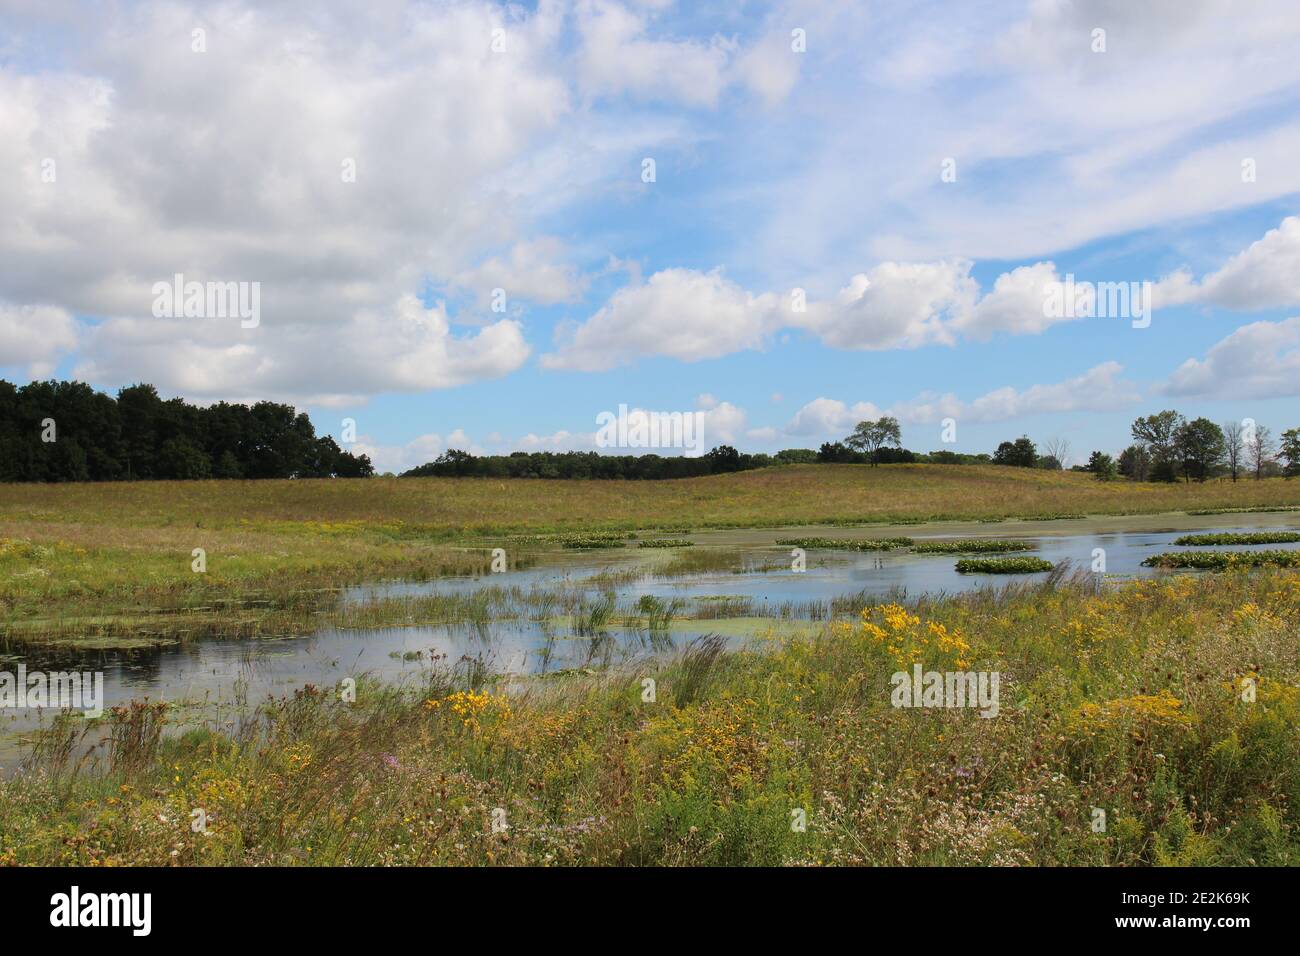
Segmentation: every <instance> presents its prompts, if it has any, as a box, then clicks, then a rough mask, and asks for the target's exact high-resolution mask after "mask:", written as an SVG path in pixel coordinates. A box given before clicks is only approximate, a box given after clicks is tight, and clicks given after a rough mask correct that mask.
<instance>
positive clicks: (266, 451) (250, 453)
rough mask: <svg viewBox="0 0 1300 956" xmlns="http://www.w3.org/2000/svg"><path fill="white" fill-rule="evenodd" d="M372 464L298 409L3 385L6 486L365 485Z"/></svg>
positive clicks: (1, 464)
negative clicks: (173, 482) (273, 481)
mask: <svg viewBox="0 0 1300 956" xmlns="http://www.w3.org/2000/svg"><path fill="white" fill-rule="evenodd" d="M372 474H374V468H373V467H372V466H371V464H370V459H369V458H368V457H367V456H365V455H354V454H352V453H351V452H347V451H344V450H343V449H341V448H339V446H338V444H337V443H336V442H335V441H334V439H333V438H331V437H330V436H328V435H320V436H318V435H317V434H316V430H315V428H314V427H313V426H312V423H311V419H310V418H308V416H307V415H306V413H304V412H298V411H296V410H295V409H294V408H293V406H291V405H281V404H278V403H276V402H258V403H256V404H255V405H251V406H249V405H238V404H230V403H228V402H218V403H217V404H215V405H209V406H207V407H199V406H196V405H191V404H189V403H188V402H186V401H185V400H184V399H181V398H172V399H168V400H166V401H164V400H163V399H161V398H160V397H159V396H158V391H157V389H155V388H154V387H153V386H152V385H145V384H140V385H132V386H130V387H128V388H123V389H121V390H119V391H118V393H117V395H116V397H114V396H112V395H107V394H104V393H103V392H97V391H95V390H94V389H93V388H91V387H90V386H89V385H86V384H84V383H82V382H57V381H48V382H32V383H30V384H28V385H24V386H22V387H21V388H19V387H16V386H15V385H13V384H11V383H10V382H6V381H3V380H0V481H130V480H132V479H195V478H329V477H340V478H364V477H368V476H370V475H372Z"/></svg>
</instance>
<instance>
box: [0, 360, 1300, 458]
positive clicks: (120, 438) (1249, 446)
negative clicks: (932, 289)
mask: <svg viewBox="0 0 1300 956" xmlns="http://www.w3.org/2000/svg"><path fill="white" fill-rule="evenodd" d="M1249 424H1250V427H1249V428H1248V429H1247V428H1246V427H1244V424H1243V423H1238V422H1225V423H1224V425H1223V426H1222V427H1220V426H1219V425H1216V424H1214V423H1213V422H1211V421H1209V420H1207V419H1204V418H1197V419H1192V420H1190V421H1189V420H1188V419H1185V418H1184V417H1183V416H1182V415H1180V414H1179V413H1178V412H1176V411H1174V410H1172V409H1167V410H1165V411H1162V412H1159V413H1157V414H1154V415H1148V416H1146V417H1144V418H1139V419H1137V420H1136V421H1135V422H1134V423H1133V427H1132V430H1131V431H1132V437H1133V439H1134V443H1133V444H1131V445H1129V446H1128V447H1127V448H1125V449H1124V451H1123V453H1121V454H1120V455H1119V456H1118V458H1112V457H1111V456H1110V455H1108V454H1105V453H1103V452H1100V451H1094V452H1092V454H1091V455H1090V456H1089V458H1088V461H1087V464H1078V465H1074V466H1073V467H1072V468H1071V470H1072V471H1085V472H1090V473H1091V474H1092V475H1093V476H1094V477H1095V478H1097V479H1099V480H1101V481H1111V480H1115V479H1117V478H1121V477H1122V478H1126V479H1128V480H1130V481H1178V480H1185V481H1205V480H1207V479H1208V478H1220V477H1227V478H1231V480H1233V481H1236V480H1238V478H1256V479H1259V478H1266V477H1272V476H1274V475H1286V476H1289V477H1290V476H1296V475H1300V428H1292V429H1288V430H1286V431H1283V432H1282V433H1281V435H1280V436H1279V439H1274V437H1273V433H1272V432H1271V431H1270V429H1268V428H1266V427H1264V426H1255V425H1254V423H1253V422H1250V423H1249ZM900 435H901V431H900V428H899V425H898V422H897V420H895V419H893V418H890V417H888V416H886V417H883V418H881V419H879V420H878V421H875V422H871V421H865V422H859V423H858V425H857V428H856V429H855V430H854V432H853V434H851V435H849V436H848V437H846V438H845V439H844V440H842V441H836V442H826V443H824V444H823V445H822V446H821V447H820V448H818V449H816V450H814V449H811V448H787V449H785V450H784V451H779V452H776V453H775V454H771V455H769V454H766V453H755V454H746V453H743V452H740V451H737V450H736V449H735V448H732V447H731V446H730V445H719V446H717V447H716V448H713V449H712V450H710V451H709V452H707V453H705V454H703V455H697V456H694V457H687V456H685V455H656V454H644V455H611V454H602V453H600V452H594V451H568V452H522V451H517V452H514V453H513V454H509V455H473V454H470V453H469V452H466V451H460V450H458V449H454V448H453V449H450V450H448V451H446V452H444V453H443V454H442V455H440V456H438V458H437V459H435V460H434V461H431V462H428V463H426V464H423V465H420V466H418V467H416V468H412V469H410V470H409V471H406V472H403V474H402V477H404V478H405V477H417V478H418V477H439V478H589V479H605V480H624V481H658V480H663V479H671V478H693V477H698V476H701V475H718V474H727V473H729V472H736V471H751V470H753V469H756V468H768V467H771V466H773V465H793V464H822V463H828V464H872V465H888V464H898V463H912V462H923V463H929V464H942V465H976V464H989V463H992V464H995V465H1009V466H1013V467H1021V468H1044V469H1049V470H1059V469H1061V467H1062V461H1064V460H1067V459H1068V443H1066V442H1064V441H1062V440H1060V439H1056V440H1054V441H1053V442H1051V443H1049V444H1048V447H1047V452H1046V453H1045V454H1042V453H1040V452H1039V449H1038V446H1037V445H1035V444H1034V442H1033V441H1031V440H1030V439H1029V438H1028V437H1027V436H1023V435H1022V436H1021V437H1020V438H1017V439H1015V440H1014V441H1004V442H1002V443H1001V444H1000V445H998V447H997V450H996V451H995V452H994V453H993V454H992V455H986V454H979V455H969V454H962V453H959V452H953V451H932V452H930V453H928V454H923V453H920V452H913V451H909V450H907V449H906V448H903V447H901V443H900V441H899V439H900ZM374 473H375V469H374V467H373V466H372V464H371V462H370V458H369V457H368V456H366V455H355V454H353V453H351V452H348V451H344V450H343V449H341V448H339V446H338V444H337V443H336V442H335V441H334V439H333V438H331V437H330V436H329V435H320V436H317V434H316V430H315V428H314V427H313V426H312V423H311V419H310V418H308V417H307V414H306V413H305V412H299V411H297V410H296V409H295V408H294V407H293V406H292V405H281V404H278V403H276V402H257V403H256V404H254V405H251V406H250V405H234V404H230V403H228V402H218V403H216V404H215V405H209V406H207V407H206V408H201V407H199V406H197V405H191V404H189V403H188V402H186V401H185V400H184V399H183V398H172V399H168V400H167V401H163V400H162V399H161V398H159V397H158V391H157V389H155V388H154V387H153V386H152V385H144V384H141V385H132V386H130V387H129V388H124V389H121V390H120V391H119V392H118V393H117V397H116V398H114V397H113V396H111V395H106V394H104V393H103V392H97V391H95V390H94V389H93V388H91V387H90V386H89V385H86V384H84V383H82V382H57V381H48V382H32V383H31V384H29V385H24V386H22V387H21V388H20V387H17V386H15V385H13V384H11V383H9V382H6V381H3V380H0V482H2V481H132V480H144V479H155V480H157V479H164V480H165V479H199V478H368V477H370V476H372V475H374Z"/></svg>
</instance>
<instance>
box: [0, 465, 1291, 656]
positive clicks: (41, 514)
mask: <svg viewBox="0 0 1300 956" xmlns="http://www.w3.org/2000/svg"><path fill="white" fill-rule="evenodd" d="M1297 506H1300V484H1298V483H1295V482H1292V481H1290V480H1287V479H1282V478H1274V479H1265V480H1263V481H1250V482H1240V483H1229V482H1207V483H1204V484H1201V483H1195V484H1185V485H1178V484H1153V483H1147V484H1139V483H1129V482H1123V483H1117V482H1113V483H1103V482H1097V481H1094V480H1092V479H1091V478H1090V477H1088V476H1087V475H1083V474H1078V473H1071V472H1059V471H1046V470H1041V469H1025V468H1014V467H1002V466H993V465H962V466H943V465H906V464H902V465H881V466H879V467H869V466H862V465H834V464H820V465H790V466H783V467H776V468H768V469H763V470H760V471H749V472H741V473H736V474H729V475H720V476H712V477H706V478H695V479H683V480H680V481H673V482H616V481H606V482H590V481H581V480H564V481H544V480H543V481H539V480H535V479H517V480H509V479H505V480H500V481H498V480H493V479H439V478H427V479H426V478H403V479H383V478H368V479H355V480H353V479H337V478H336V479H323V480H309V479H302V480H284V481H281V480H261V481H185V482H177V481H166V482H163V481H160V482H130V483H122V482H114V483H87V484H0V649H2V648H3V647H5V646H9V647H13V646H18V645H21V644H22V643H24V642H28V641H50V640H64V641H73V640H75V641H81V642H83V643H85V644H88V645H96V644H102V645H103V646H125V645H128V644H138V643H141V642H143V643H149V642H160V641H163V642H170V641H175V640H190V639H196V638H201V637H204V636H210V635H217V634H224V635H228V636H248V637H255V636H259V635H285V634H297V633H306V632H308V631H309V630H311V629H312V628H313V626H314V624H315V622H317V621H318V620H319V618H320V615H321V614H322V613H323V612H325V611H327V610H328V609H329V608H330V607H331V606H332V605H333V603H334V602H335V601H336V600H337V593H338V591H339V589H341V588H343V587H346V586H350V585H357V584H363V583H371V582H375V581H382V580H395V579H405V580H416V581H419V580H428V579H430V578H434V577H440V576H445V575H466V574H482V573H486V572H487V571H488V570H489V568H490V566H491V562H492V550H493V549H494V548H501V549H503V550H504V551H505V553H506V556H505V560H506V562H507V566H508V567H509V568H511V569H517V568H520V567H524V566H527V565H528V564H530V563H532V562H534V561H536V560H538V559H539V558H540V557H542V556H544V555H545V553H546V552H548V551H552V550H558V551H562V550H566V549H568V548H574V549H579V550H586V549H588V548H592V549H594V550H597V551H608V550H611V549H614V548H619V549H622V548H639V544H638V542H640V541H652V540H665V539H669V538H671V539H672V540H675V541H685V540H690V539H689V538H687V537H686V536H687V535H693V534H694V535H698V534H704V533H710V532H711V533H717V532H725V531H727V530H729V529H764V528H774V529H776V528H787V527H788V528H795V527H799V526H810V527H812V526H816V527H826V528H836V529H844V532H845V533H846V534H851V533H852V531H853V530H854V529H867V530H868V531H869V529H871V528H873V527H886V526H907V527H908V530H909V534H911V533H913V532H912V531H911V529H912V528H913V527H915V528H917V530H918V531H924V530H926V529H925V527H924V526H925V525H926V524H934V523H941V522H981V523H987V524H989V525H990V526H993V525H995V524H1002V523H1004V522H1007V521H1015V520H1024V521H1031V520H1035V519H1044V520H1051V519H1053V518H1055V519H1063V518H1064V517H1066V516H1069V517H1071V518H1075V516H1078V515H1083V514H1085V513H1086V514H1089V515H1093V516H1105V515H1133V514H1162V513H1171V514H1172V513H1179V512H1181V513H1192V512H1196V513H1200V514H1205V513H1212V514H1237V513H1242V514H1246V513H1260V512H1265V511H1269V510H1276V511H1290V510H1294V509H1296V508H1297ZM1076 520H1077V519H1076ZM1077 523H1078V524H1079V525H1080V526H1081V529H1082V528H1085V527H1086V525H1087V521H1078V522H1077ZM967 534H968V533H967ZM873 537H877V538H878V537H879V535H875V536H873ZM954 537H961V535H955V536H954ZM776 540H778V538H777V536H775V535H773V536H772V539H771V540H770V541H768V542H767V543H769V544H774V543H775V542H776ZM779 540H787V539H786V538H785V537H784V536H781V537H780V539H779ZM815 540H818V541H827V542H834V541H836V540H837V539H832V538H827V537H825V536H823V537H820V538H817V539H815ZM903 540H913V539H911V538H907V539H904V538H897V537H896V538H894V539H892V541H893V543H899V544H900V546H901V542H902V541H903ZM914 543H916V545H917V546H918V547H920V546H921V545H922V544H924V545H925V546H926V547H937V548H940V549H942V548H945V547H947V546H948V545H947V543H944V542H920V541H919V539H916V541H915V542H914ZM697 544H698V542H697ZM651 547H653V546H651ZM195 549H202V553H203V557H204V564H205V570H204V571H203V572H202V573H197V572H195V571H194V570H193V568H194V562H195V561H196V560H197V558H196V557H195ZM670 551H671V549H666V550H665V553H669V552H670ZM685 551H698V552H702V556H701V557H699V558H697V559H694V560H693V561H685ZM710 551H711V549H705V548H700V547H698V546H697V547H691V548H689V549H684V553H683V558H682V559H681V560H680V562H679V563H682V566H683V567H684V568H685V567H691V566H699V567H701V568H706V567H707V566H708V561H709V560H710ZM641 553H642V554H647V555H648V554H651V553H653V552H652V551H642V552H641Z"/></svg>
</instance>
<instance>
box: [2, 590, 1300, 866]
mask: <svg viewBox="0 0 1300 956" xmlns="http://www.w3.org/2000/svg"><path fill="white" fill-rule="evenodd" d="M1297 619H1300V574H1297V573H1296V572H1294V571H1291V570H1285V569H1269V568H1265V569H1261V570H1258V571H1253V572H1246V573H1229V574H1216V573H1212V574H1206V575H1188V574H1179V575H1168V576H1163V577H1160V578H1152V579H1146V580H1140V581H1134V582H1130V583H1126V584H1123V585H1119V586H1111V585H1098V584H1097V583H1096V582H1095V580H1094V579H1093V576H1091V575H1078V576H1077V577H1074V578H1070V577H1066V576H1063V575H1059V574H1057V575H1053V577H1052V578H1051V579H1049V581H1048V583H1046V584H1041V585H1027V584H1014V585H1011V586H1009V587H1006V588H1001V589H993V588H986V589H981V590H979V591H977V592H973V593H970V594H967V595H962V596H960V597H956V598H942V599H928V600H922V601H916V602H911V603H906V604H903V603H895V602H888V601H886V602H883V603H875V604H872V605H869V606H866V607H863V606H860V605H859V606H858V607H857V608H855V613H853V614H852V615H851V616H848V617H841V618H839V619H837V620H835V621H833V622H830V623H828V624H827V625H825V626H824V627H822V628H821V629H820V630H819V631H818V632H816V633H815V634H812V635H805V636H794V635H783V634H782V633H781V632H780V630H779V626H778V628H777V629H776V630H774V631H772V633H770V634H768V635H766V636H765V637H764V639H763V640H762V641H761V645H762V646H761V648H759V647H756V648H755V649H752V650H749V649H738V650H725V649H724V648H723V646H722V642H721V641H720V640H718V639H717V638H716V637H714V638H711V639H707V640H701V641H699V642H697V643H696V644H695V645H693V646H692V647H691V648H690V649H689V650H688V651H687V652H686V653H684V654H682V655H679V656H677V657H674V658H669V659H666V660H646V661H642V662H640V663H637V664H634V665H630V666H628V667H626V668H622V669H615V670H610V671H606V672H600V673H593V674H585V673H582V672H572V673H569V674H565V675H562V676H554V677H551V678H548V679H546V680H534V681H526V682H520V683H517V684H515V685H513V686H512V687H511V688H509V692H508V693H507V692H506V691H507V688H504V687H501V688H498V689H496V690H493V689H492V685H491V684H490V683H487V682H486V680H485V674H484V673H483V671H482V670H481V669H478V670H475V669H474V668H473V667H471V666H460V665H459V663H458V664H456V665H452V664H450V663H449V662H441V663H438V664H436V665H433V666H430V667H429V668H427V669H426V671H425V672H424V673H422V674H421V676H420V677H419V678H418V679H414V680H412V681H410V682H408V683H406V684H399V685H387V686H385V685H379V684H375V683H372V682H369V681H364V680H363V681H362V682H360V684H359V686H358V688H357V697H356V701H355V703H347V702H345V701H344V700H341V699H340V696H339V695H338V694H337V693H335V692H334V690H333V689H332V688H313V687H307V688H304V689H302V690H301V691H299V692H297V693H295V694H294V695H292V696H289V697H286V698H281V699H277V700H274V701H268V702H267V703H266V704H265V705H264V706H262V707H261V709H260V710H259V711H258V713H257V716H256V719H255V720H250V721H249V722H248V723H247V724H246V725H245V726H244V727H242V728H241V729H240V730H239V731H238V732H236V733H218V732H216V731H215V730H212V729H210V728H203V727H200V728H191V729H189V730H187V731H186V732H184V733H182V734H179V735H174V734H164V735H162V736H160V737H159V736H155V734H154V727H155V719H154V716H153V715H151V716H149V717H148V718H145V717H143V716H137V717H131V716H130V715H121V716H119V717H118V718H117V719H118V720H119V721H121V727H120V729H119V731H118V734H119V739H120V740H121V744H120V745H119V747H118V749H117V750H116V751H115V752H114V753H115V754H116V755H117V756H112V755H108V754H103V753H102V752H100V755H99V756H96V757H93V758H91V759H88V760H83V761H81V762H80V764H79V765H78V768H77V770H76V772H73V771H71V770H69V769H68V762H69V761H68V751H69V748H68V747H67V746H66V745H62V746H61V745H59V744H58V743H57V742H52V743H51V744H50V745H49V746H48V747H46V748H45V749H44V750H43V751H41V752H40V753H39V754H38V755H35V756H34V757H33V760H32V763H31V765H30V766H29V769H28V772H27V773H25V774H22V775H20V776H16V777H12V778H9V779H5V780H3V781H0V864H71V863H76V864H83V865H131V864H135V865H270V864H283V865H440V864H457V865H510V864H533V865H567V864H613V865H620V864H663V865H686V864H714V865H825V864H861V865H907V864H932V865H967V866H984V865H1122V866H1147V865H1252V864H1259V865H1296V864H1297V863H1300V687H1298V686H1297V684H1298V683H1300V645H1297V643H1296V641H1295V634H1294V622H1295V621H1296V620H1297ZM913 663H917V664H920V665H922V666H923V667H925V668H933V669H936V670H940V671H945V670H951V669H962V670H966V669H971V670H979V671H985V670H988V671H997V672H999V673H1000V674H1001V678H1002V679H1001V692H1000V693H1001V702H1000V710H999V713H998V716H996V717H994V718H992V719H984V718H981V717H980V716H978V714H977V713H976V712H975V711H973V710H969V709H960V708H959V709H943V708H939V709H925V708H894V707H893V706H891V703H890V680H891V674H892V673H894V672H895V671H898V670H908V669H910V667H911V666H912V664H913ZM647 677H649V678H653V679H654V687H655V693H654V694H649V695H648V694H647V693H646V690H645V687H646V685H645V684H644V679H645V678H647ZM1247 688H1248V689H1249V694H1247V692H1246V689H1247ZM110 719H111V718H109V717H106V718H105V720H110ZM69 733H75V729H73V730H69V729H67V728H65V729H64V730H63V735H64V739H65V740H66V738H67V735H68V734H69ZM60 761H61V762H60ZM196 808H201V809H203V810H204V811H205V814H206V818H207V821H208V826H207V832H206V833H195V832H192V831H191V829H190V824H191V820H192V816H191V814H192V811H193V810H194V809H196ZM1094 808H1102V809H1104V810H1105V812H1106V821H1107V825H1106V828H1105V830H1104V831H1103V832H1094V830H1093V826H1092V822H1093V819H1094V815H1093V810H1094ZM494 811H504V814H505V815H504V818H502V817H501V816H500V814H499V813H497V814H496V818H497V819H504V821H505V822H506V823H507V824H508V829H504V830H501V829H500V828H497V829H495V830H494V828H493V826H492V822H493V819H494ZM796 811H803V812H804V813H805V814H806V819H807V829H806V832H799V831H798V830H797V829H796V828H792V827H791V818H792V813H793V812H796Z"/></svg>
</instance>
